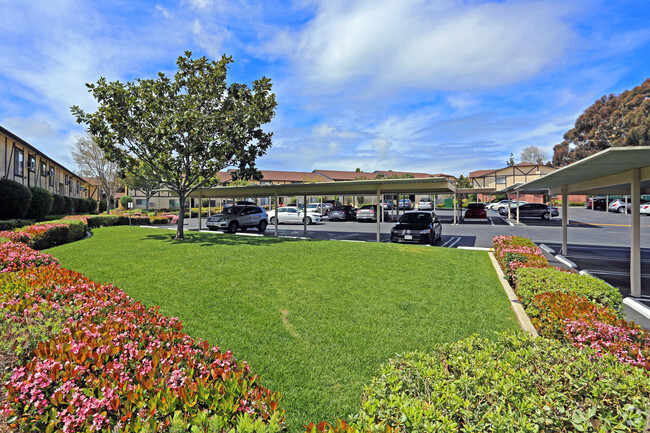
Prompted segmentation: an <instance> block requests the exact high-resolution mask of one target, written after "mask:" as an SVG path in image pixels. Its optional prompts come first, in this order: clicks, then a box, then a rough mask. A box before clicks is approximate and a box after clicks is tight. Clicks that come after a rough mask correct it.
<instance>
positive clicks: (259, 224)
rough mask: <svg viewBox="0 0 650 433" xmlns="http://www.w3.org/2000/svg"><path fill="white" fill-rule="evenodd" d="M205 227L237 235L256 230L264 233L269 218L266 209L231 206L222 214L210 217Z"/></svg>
mask: <svg viewBox="0 0 650 433" xmlns="http://www.w3.org/2000/svg"><path fill="white" fill-rule="evenodd" d="M205 225H206V226H207V227H208V229H210V230H220V229H221V230H226V231H227V232H228V233H235V232H237V230H239V229H242V230H246V229H249V228H256V229H257V230H258V231H259V232H260V233H264V231H265V230H266V226H267V225H268V217H267V216H266V211H265V210H264V208H261V207H259V206H250V205H247V206H239V205H236V206H230V207H227V208H225V209H224V210H223V211H222V212H221V213H218V214H215V215H212V216H211V217H208V219H207V221H206V223H205Z"/></svg>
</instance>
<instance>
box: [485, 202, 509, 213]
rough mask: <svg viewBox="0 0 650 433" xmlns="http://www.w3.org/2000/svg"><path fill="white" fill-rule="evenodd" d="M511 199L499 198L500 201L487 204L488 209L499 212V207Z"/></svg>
mask: <svg viewBox="0 0 650 433" xmlns="http://www.w3.org/2000/svg"><path fill="white" fill-rule="evenodd" d="M508 201H509V200H499V201H493V202H492V203H488V204H487V205H486V208H487V210H491V211H493V212H498V210H499V209H498V208H499V206H501V205H507V204H508Z"/></svg>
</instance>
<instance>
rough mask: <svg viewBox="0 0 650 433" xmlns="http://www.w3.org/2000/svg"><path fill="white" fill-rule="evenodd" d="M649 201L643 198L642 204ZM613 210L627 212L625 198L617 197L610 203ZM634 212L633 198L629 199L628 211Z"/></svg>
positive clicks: (610, 208)
mask: <svg viewBox="0 0 650 433" xmlns="http://www.w3.org/2000/svg"><path fill="white" fill-rule="evenodd" d="M646 203H647V200H643V199H641V204H642V205H644V204H646ZM608 209H609V210H610V211H612V212H618V213H625V209H626V207H625V199H620V198H617V199H616V200H613V201H611V202H610V203H609V208H608ZM631 212H632V200H630V199H628V200H627V213H631Z"/></svg>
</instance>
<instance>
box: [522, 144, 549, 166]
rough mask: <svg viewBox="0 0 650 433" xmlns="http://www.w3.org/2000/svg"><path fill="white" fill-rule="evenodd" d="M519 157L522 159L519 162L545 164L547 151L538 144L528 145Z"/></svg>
mask: <svg viewBox="0 0 650 433" xmlns="http://www.w3.org/2000/svg"><path fill="white" fill-rule="evenodd" d="M519 159H520V161H519V162H532V163H535V164H544V160H545V159H546V152H544V150H542V148H541V147H538V146H526V147H524V149H523V150H522V151H521V155H520V156H519Z"/></svg>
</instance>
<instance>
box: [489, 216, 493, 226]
mask: <svg viewBox="0 0 650 433" xmlns="http://www.w3.org/2000/svg"><path fill="white" fill-rule="evenodd" d="M488 219H489V220H490V224H492V225H493V226H494V221H492V217H488Z"/></svg>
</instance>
